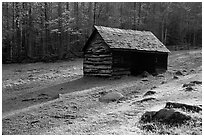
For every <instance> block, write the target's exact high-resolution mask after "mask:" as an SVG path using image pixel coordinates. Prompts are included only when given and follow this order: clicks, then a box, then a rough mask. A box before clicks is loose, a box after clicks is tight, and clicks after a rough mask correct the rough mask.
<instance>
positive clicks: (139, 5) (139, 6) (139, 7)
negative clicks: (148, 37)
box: [137, 2, 142, 30]
mask: <svg viewBox="0 0 204 137" xmlns="http://www.w3.org/2000/svg"><path fill="white" fill-rule="evenodd" d="M141 6H142V3H141V2H139V4H138V22H137V29H138V30H139V29H140V20H141Z"/></svg>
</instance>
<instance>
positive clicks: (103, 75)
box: [84, 73, 112, 77]
mask: <svg viewBox="0 0 204 137" xmlns="http://www.w3.org/2000/svg"><path fill="white" fill-rule="evenodd" d="M84 76H101V77H111V76H112V75H111V74H87V73H85V74H84Z"/></svg>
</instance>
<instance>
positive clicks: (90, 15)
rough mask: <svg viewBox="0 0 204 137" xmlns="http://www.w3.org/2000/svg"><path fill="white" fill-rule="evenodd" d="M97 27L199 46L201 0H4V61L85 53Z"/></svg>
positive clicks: (45, 60)
mask: <svg viewBox="0 0 204 137" xmlns="http://www.w3.org/2000/svg"><path fill="white" fill-rule="evenodd" d="M93 25H99V26H107V27H115V28H121V29H133V30H140V31H143V30H145V31H151V32H153V33H154V34H155V35H156V36H157V37H158V38H159V39H160V40H161V41H162V42H163V43H164V44H165V45H166V46H167V47H172V46H174V45H179V46H180V45H188V47H201V46H202V45H201V44H202V3H201V2H3V3H2V56H3V63H16V62H18V63H23V62H37V61H44V62H49V61H55V60H63V59H68V58H71V57H82V56H83V53H82V48H83V46H84V45H85V42H86V41H87V39H88V37H89V36H90V34H91V32H92V29H93Z"/></svg>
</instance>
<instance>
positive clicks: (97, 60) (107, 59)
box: [84, 57, 112, 62]
mask: <svg viewBox="0 0 204 137" xmlns="http://www.w3.org/2000/svg"><path fill="white" fill-rule="evenodd" d="M111 60H112V58H111V57H106V58H84V61H93V62H94V61H95V62H99V61H101V62H102V61H111Z"/></svg>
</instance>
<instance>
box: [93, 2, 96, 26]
mask: <svg viewBox="0 0 204 137" xmlns="http://www.w3.org/2000/svg"><path fill="white" fill-rule="evenodd" d="M93 24H94V25H95V24H96V2H94V16H93Z"/></svg>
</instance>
